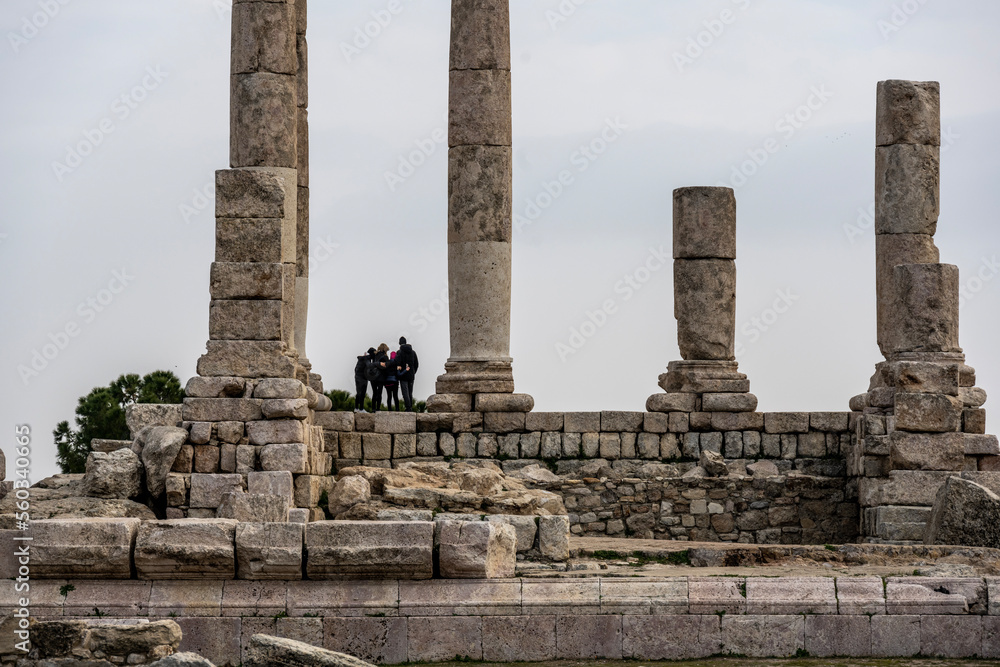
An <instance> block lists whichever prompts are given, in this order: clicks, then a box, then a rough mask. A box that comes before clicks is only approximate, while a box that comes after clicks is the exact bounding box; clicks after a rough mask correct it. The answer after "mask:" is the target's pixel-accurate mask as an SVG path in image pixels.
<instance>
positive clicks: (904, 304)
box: [890, 264, 962, 352]
mask: <svg viewBox="0 0 1000 667" xmlns="http://www.w3.org/2000/svg"><path fill="white" fill-rule="evenodd" d="M893 282H894V287H893V292H894V295H895V298H896V300H895V302H894V305H893V307H892V308H891V309H890V315H891V318H892V326H893V327H894V328H895V330H894V334H895V335H892V336H891V337H890V340H891V341H892V344H893V346H894V347H893V351H894V352H961V351H962V348H961V347H959V344H958V303H959V277H958V267H957V266H954V265H952V264H902V265H899V266H896V267H895V268H894V269H893Z"/></svg>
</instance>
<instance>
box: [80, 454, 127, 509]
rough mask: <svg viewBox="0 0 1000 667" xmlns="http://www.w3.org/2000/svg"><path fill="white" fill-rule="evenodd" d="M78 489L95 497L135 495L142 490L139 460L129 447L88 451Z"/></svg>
mask: <svg viewBox="0 0 1000 667" xmlns="http://www.w3.org/2000/svg"><path fill="white" fill-rule="evenodd" d="M86 466H87V468H86V470H87V472H86V474H85V475H84V477H83V483H82V485H81V491H82V493H83V495H85V496H92V497H94V498H122V499H129V498H135V497H136V496H138V495H139V493H140V492H141V491H142V463H141V462H140V461H139V457H138V456H136V453H135V452H133V451H132V450H131V449H119V450H116V451H114V452H110V453H105V452H91V453H90V454H89V455H88V456H87V463H86Z"/></svg>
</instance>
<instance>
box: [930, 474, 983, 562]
mask: <svg viewBox="0 0 1000 667" xmlns="http://www.w3.org/2000/svg"><path fill="white" fill-rule="evenodd" d="M924 543H925V544H963V545H967V546H973V547H991V548H994V549H997V548H1000V496H998V495H997V494H996V493H994V492H993V491H990V490H989V489H988V488H986V487H984V486H981V485H979V484H976V483H975V482H972V481H969V480H965V479H962V478H960V477H949V478H948V479H947V481H945V483H944V484H942V485H941V488H940V489H938V492H937V497H936V498H935V500H934V508H933V510H932V511H931V518H930V520H929V521H928V522H927V532H926V533H925V534H924Z"/></svg>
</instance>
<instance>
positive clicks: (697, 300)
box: [646, 187, 757, 412]
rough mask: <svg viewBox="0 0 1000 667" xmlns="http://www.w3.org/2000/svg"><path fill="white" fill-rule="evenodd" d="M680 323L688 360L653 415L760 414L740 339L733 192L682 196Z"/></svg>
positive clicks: (655, 402)
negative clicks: (738, 351)
mask: <svg viewBox="0 0 1000 667" xmlns="http://www.w3.org/2000/svg"><path fill="white" fill-rule="evenodd" d="M673 226H674V229H673V237H674V317H675V318H676V320H677V343H678V346H679V347H680V351H681V358H682V361H672V362H670V364H669V366H668V369H667V372H666V373H665V374H663V375H661V376H660V386H661V387H662V388H663V389H664V390H665V391H666V392H667V393H666V394H654V395H653V396H650V397H649V400H648V401H647V402H646V409H647V410H649V411H651V412H675V411H686V412H694V411H706V412H716V411H721V412H753V411H754V410H756V409H757V398H756V397H755V396H754V395H753V394H751V393H749V392H750V382H749V380H747V377H746V375H744V374H742V373H740V372H739V371H738V370H737V369H738V367H739V365H738V363H737V362H736V356H735V340H736V261H735V260H736V196H735V194H734V192H733V190H732V189H731V188H719V187H689V188H678V189H677V190H674V213H673Z"/></svg>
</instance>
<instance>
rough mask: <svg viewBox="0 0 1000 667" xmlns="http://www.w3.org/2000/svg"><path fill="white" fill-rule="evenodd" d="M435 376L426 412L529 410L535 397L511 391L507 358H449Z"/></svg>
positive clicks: (511, 373) (511, 365)
mask: <svg viewBox="0 0 1000 667" xmlns="http://www.w3.org/2000/svg"><path fill="white" fill-rule="evenodd" d="M444 370H445V372H444V375H441V376H439V377H438V379H437V384H436V386H435V390H436V392H437V393H436V394H435V395H433V396H431V397H430V398H428V399H427V411H428V412H531V410H532V409H533V408H534V407H535V399H533V398H532V397H531V396H528V395H527V394H515V393H514V370H513V362H512V360H510V359H490V360H482V361H456V360H449V361H448V362H447V363H445V365H444Z"/></svg>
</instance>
